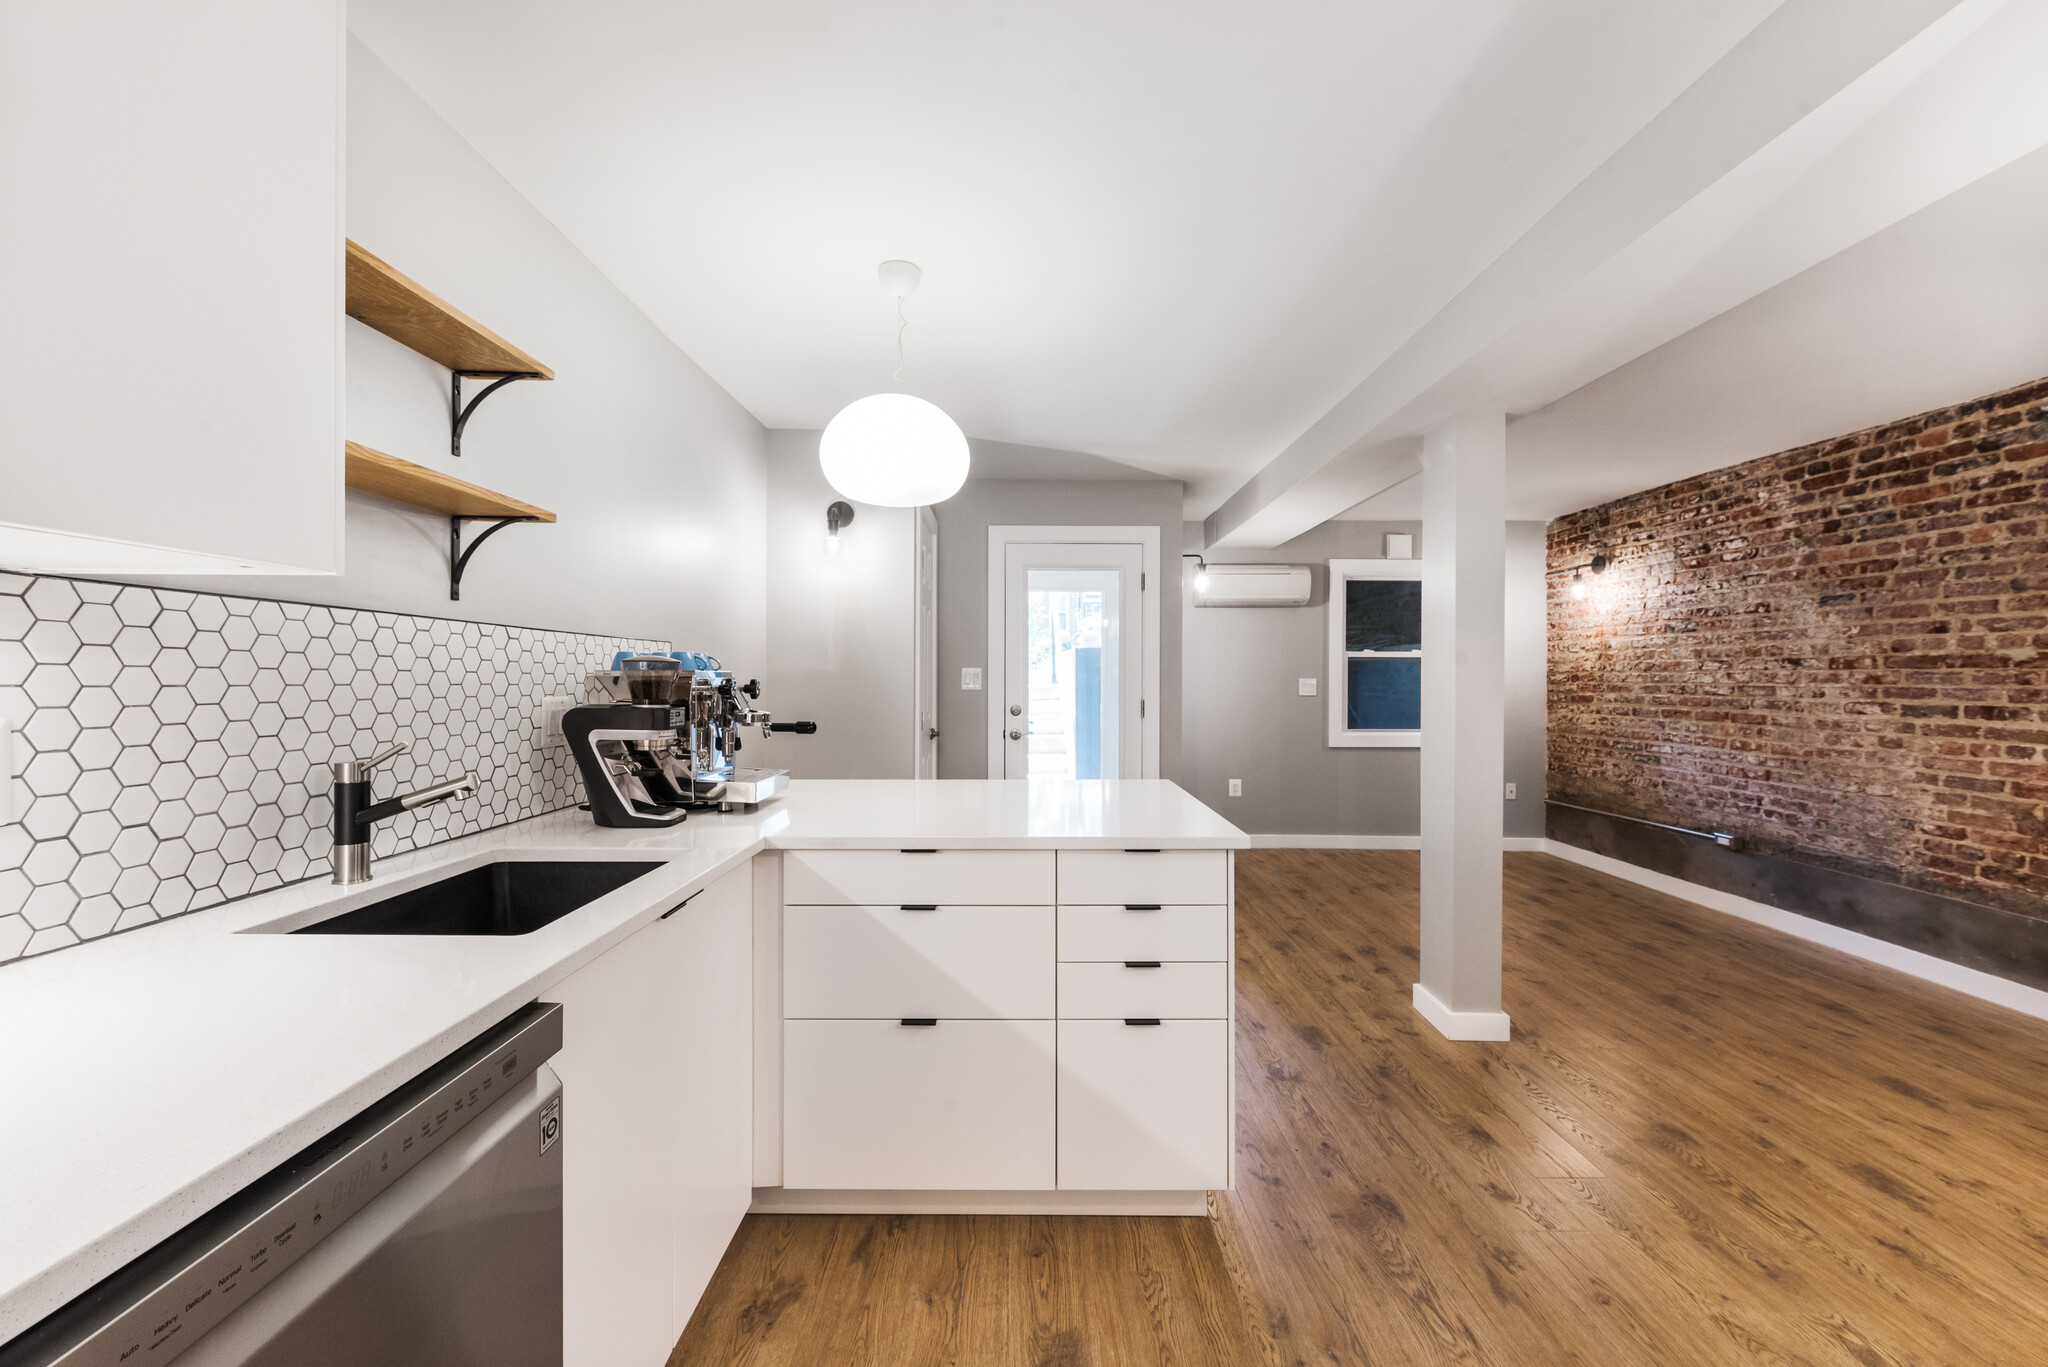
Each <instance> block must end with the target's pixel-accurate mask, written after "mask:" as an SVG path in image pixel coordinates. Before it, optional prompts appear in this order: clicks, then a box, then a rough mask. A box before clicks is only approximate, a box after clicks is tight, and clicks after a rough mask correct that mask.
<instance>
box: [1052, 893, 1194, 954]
mask: <svg viewBox="0 0 2048 1367" xmlns="http://www.w3.org/2000/svg"><path fill="white" fill-rule="evenodd" d="M1059 934H1060V958H1062V959H1071V960H1075V961H1079V962H1086V961H1088V960H1117V961H1121V960H1124V959H1159V960H1162V961H1166V960H1176V959H1180V960H1189V959H1193V960H1203V959H1213V960H1217V961H1224V960H1228V959H1229V958H1230V908H1229V907H1176V906H1164V905H1162V906H1159V907H1157V908H1154V909H1150V910H1145V911H1135V910H1132V909H1131V908H1128V907H1124V906H1099V907H1085V906H1084V907H1071V906H1063V907H1061V908H1060V932H1059Z"/></svg>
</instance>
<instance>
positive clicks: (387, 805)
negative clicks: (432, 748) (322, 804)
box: [327, 745, 477, 883]
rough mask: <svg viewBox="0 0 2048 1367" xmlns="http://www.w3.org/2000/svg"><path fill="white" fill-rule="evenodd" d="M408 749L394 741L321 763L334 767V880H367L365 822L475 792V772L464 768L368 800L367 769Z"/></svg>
mask: <svg viewBox="0 0 2048 1367" xmlns="http://www.w3.org/2000/svg"><path fill="white" fill-rule="evenodd" d="M409 749H411V747H410V746H406V745H394V746H392V747H391V748H390V749H389V750H386V751H385V752H384V753H383V754H381V755H378V756H377V757H376V758H374V759H364V760H354V759H343V760H336V761H335V762H334V763H332V764H330V765H328V766H327V767H328V768H330V769H332V770H333V771H334V853H333V856H332V863H333V867H334V881H335V882H337V883H367V882H369V881H370V836H371V829H370V828H371V827H372V826H374V825H376V823H378V822H379V821H382V820H383V819H384V818H385V817H387V816H397V815H398V814H399V813H400V812H410V811H414V810H416V809H418V808H420V807H431V806H433V805H434V804H435V803H436V802H446V801H448V800H449V799H450V798H457V797H469V796H471V795H473V794H474V793H475V792H476V790H477V781H476V775H475V774H464V775H463V776H462V777H461V778H451V779H449V780H448V781H447V782H445V783H436V784H433V785H432V786H431V787H426V788H422V789H420V790H419V791H418V792H412V793H407V794H405V795H404V796H402V797H394V798H387V799H386V800H384V801H383V802H371V801H370V771H371V770H372V769H375V768H376V767H377V766H378V765H380V764H382V763H383V762H384V761H385V760H387V759H395V758H397V757H398V756H399V755H402V754H404V753H405V752H406V751H407V750H409Z"/></svg>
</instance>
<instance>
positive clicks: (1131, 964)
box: [1124, 959, 1159, 968]
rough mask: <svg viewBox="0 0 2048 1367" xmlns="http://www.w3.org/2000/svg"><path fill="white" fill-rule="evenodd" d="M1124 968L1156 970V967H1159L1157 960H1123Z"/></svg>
mask: <svg viewBox="0 0 2048 1367" xmlns="http://www.w3.org/2000/svg"><path fill="white" fill-rule="evenodd" d="M1124 967H1125V968H1157V967H1159V960H1157V959H1125V960H1124Z"/></svg>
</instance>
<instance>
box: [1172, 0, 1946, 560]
mask: <svg viewBox="0 0 2048 1367" xmlns="http://www.w3.org/2000/svg"><path fill="white" fill-rule="evenodd" d="M1957 3H1958V0H1786V3H1785V4H1783V5H1782V6H1780V7H1779V8H1778V9H1777V10H1776V11H1774V12H1773V13H1772V15H1771V16H1770V17H1769V18H1768V19H1766V20H1765V21H1764V22H1763V23H1761V24H1759V25H1758V26H1757V27H1756V29H1754V30H1753V31H1752V32H1751V33H1750V34H1749V35H1748V36H1747V37H1745V38H1744V39H1743V40H1742V41H1741V42H1740V43H1738V44H1736V45H1735V47H1734V48H1732V49H1731V50H1730V51H1729V53H1728V54H1727V56H1725V57H1724V58H1722V60H1721V61H1719V62H1718V63H1716V64H1715V65H1714V66H1713V67H1712V68H1710V69H1709V70H1708V71H1707V73H1706V74H1705V75H1703V76H1702V77H1700V79H1699V80H1697V81H1695V82H1694V83H1693V84H1692V85H1691V86H1690V87H1689V88H1688V89H1687V90H1686V91H1685V92H1684V93H1683V94H1682V95H1680V96H1679V97H1678V98H1677V99H1676V100H1674V101H1673V102H1672V103H1671V104H1670V105H1669V106H1667V107H1666V108H1665V109H1664V110H1663V112H1661V113H1660V114H1658V115H1657V117H1656V118H1654V119H1652V120H1651V121H1650V122H1649V123H1648V124H1647V125H1646V126H1645V127H1644V128H1643V129H1642V130H1641V131H1640V132H1639V133H1637V134H1636V136H1635V137H1633V138H1631V139H1630V140H1629V141H1628V142H1627V143H1626V144H1624V145H1623V146H1622V148H1621V149H1620V151H1618V152H1617V153H1615V155H1614V156H1612V157H1611V158H1609V159H1608V160H1607V161H1606V162H1605V163H1604V164H1602V165H1601V166H1600V167H1599V168H1598V169H1597V170H1595V171H1594V172H1593V173H1592V174H1591V175H1590V176H1588V177H1587V178H1586V179H1585V180H1584V181H1582V182H1580V184H1579V185H1578V186H1577V187H1575V188H1574V189H1573V190H1572V191H1571V192H1570V193H1569V194H1567V195H1566V196H1565V197H1564V198H1563V199H1562V200H1560V201H1559V202H1558V203H1557V205H1556V206H1555V207H1553V208H1552V209H1551V210H1550V211H1549V212H1548V213H1547V214H1545V215H1544V216H1543V218H1542V219H1540V220H1539V221H1538V222H1537V223H1536V224H1535V226H1533V227H1532V228H1531V229H1530V230H1529V231H1528V232H1526V233H1524V234H1523V235H1522V236H1521V237H1520V238H1519V239H1518V240H1517V241H1516V242H1515V243H1514V245H1513V246H1511V247H1510V248H1509V249H1508V250H1507V251H1506V252H1504V253H1502V254H1501V256H1500V257H1499V258H1497V259H1496V260H1495V261H1494V262H1493V263H1492V264H1491V265H1490V266H1488V267H1487V268H1486V269H1485V270H1484V271H1482V272H1480V273H1479V275H1478V276H1477V277H1476V278H1474V279H1473V280H1472V281H1471V283H1469V284H1468V285H1467V286H1466V287H1465V288H1464V289H1463V290H1462V291H1460V292H1459V293H1458V294H1457V295H1456V296H1455V297H1454V298H1453V299H1452V300H1451V301H1450V303H1448V304H1447V305H1445V307H1444V308H1443V309H1441V310H1440V311H1438V312H1437V314H1436V315H1435V316H1434V317H1432V318H1431V319H1430V320H1429V321H1428V322H1427V323H1425V324H1424V325H1423V326H1422V327H1421V328H1420V329H1418V330H1417V331H1416V333H1415V334H1414V335H1413V336H1412V337H1410V338H1409V339H1408V341H1407V342H1406V343H1404V344H1403V345H1402V346H1400V347H1399V348H1397V349H1396V350H1395V351H1394V353H1393V354H1392V355H1390V356H1389V357H1388V358H1387V359H1386V360H1385V361H1384V362H1382V363H1381V364H1380V365H1378V366H1377V367H1376V368H1375V369H1374V370H1373V371H1372V372H1371V373H1370V374H1368V375H1367V376H1365V378H1364V379H1363V380H1361V381H1360V382H1359V383H1358V385H1357V386H1356V387H1355V388H1353V389H1352V390H1351V392H1350V393H1349V394H1347V395H1346V396H1345V397H1344V398H1343V399H1341V400H1340V401H1339V402H1338V403H1337V404H1336V405H1335V406H1334V407H1333V408H1331V409H1330V410H1329V412H1327V413H1325V414H1324V415H1323V416H1322V417H1321V418H1320V419H1318V420H1317V421H1316V422H1315V423H1313V424H1311V425H1310V426H1309V428H1308V429H1307V430H1306V431H1304V432H1303V433H1302V434H1301V435H1300V436H1299V437H1297V438H1296V439H1295V440H1294V441H1293V442H1292V443H1290V444H1289V445H1288V446H1287V447H1286V449H1284V450H1283V451H1281V453H1280V454H1279V455H1278V456H1276V457H1274V459H1273V460H1272V461H1271V462H1269V463H1268V464H1267V465H1266V467H1265V468H1264V469H1262V470H1260V471H1259V473H1258V474H1257V475H1255V476H1253V478H1252V479H1251V480H1250V481H1249V482H1248V483H1247V484H1246V485H1245V486H1244V487H1243V488H1241V489H1239V490H1238V491H1237V492H1236V493H1235V494H1233V495H1231V497H1230V498H1229V499H1227V500H1226V501H1225V502H1224V503H1223V505H1222V506H1221V507H1220V508H1218V509H1217V510H1216V512H1215V513H1213V514H1212V515H1211V516H1210V517H1209V518H1208V520H1207V523H1206V528H1207V533H1208V535H1207V538H1206V539H1207V541H1208V543H1209V544H1210V545H1214V546H1246V547H1271V546H1276V545H1278V544H1280V543H1281V542H1283V541H1286V540H1289V539H1291V538H1293V537H1295V536H1298V535H1300V534H1301V533H1302V532H1305V531H1307V530H1309V529H1310V528H1312V527H1314V526H1316V525H1318V524H1319V523H1321V522H1322V521H1324V520H1326V519H1327V518H1329V517H1331V516H1333V515H1334V514H1336V513H1337V512H1340V511H1342V510H1343V509H1344V508H1345V507H1348V506H1350V504H1352V503H1356V502H1358V501H1359V498H1360V497H1367V496H1370V494H1366V495H1357V496H1352V497H1349V499H1348V501H1344V494H1345V491H1346V490H1347V489H1348V488H1352V487H1357V485H1358V483H1359V480H1358V479H1357V477H1356V476H1355V475H1354V476H1353V477H1352V479H1350V480H1349V481H1347V480H1346V478H1345V477H1344V475H1343V473H1342V471H1341V470H1340V471H1339V472H1338V473H1336V474H1326V473H1325V471H1326V470H1327V468H1328V467H1330V466H1332V465H1333V464H1337V463H1339V462H1344V461H1347V460H1358V459H1360V458H1361V456H1362V453H1365V452H1380V453H1382V457H1381V459H1382V461H1383V460H1384V454H1383V453H1384V452H1385V451H1386V449H1387V447H1388V443H1389V442H1390V441H1391V440H1393V439H1395V438H1398V437H1400V436H1403V435H1406V434H1405V433H1403V432H1402V431H1400V430H1399V429H1398V428H1394V427H1391V426H1390V423H1392V421H1393V420H1395V419H1396V418H1398V417H1400V416H1401V415H1402V414H1403V410H1404V409H1407V408H1409V407H1410V405H1412V404H1414V403H1415V402H1416V400H1418V399H1420V398H1422V397H1423V396H1425V395H1426V394H1428V393H1429V391H1430V390H1431V389H1432V388H1434V387H1436V386H1438V385H1439V384H1441V383H1442V382H1443V381H1445V380H1446V379H1447V378H1448V377H1450V376H1452V375H1453V374H1454V373H1455V372H1457V370H1458V369H1459V368H1460V367H1461V366H1464V365H1466V364H1467V363H1469V362H1471V361H1472V360H1473V359H1474V358H1475V357H1477V356H1479V355H1480V354H1481V353H1482V352H1483V351H1484V350H1485V349H1486V348H1487V347H1488V346H1489V345H1491V344H1493V343H1494V342H1496V341H1497V340H1499V339H1500V338H1502V337H1503V336H1504V335H1506V334H1508V333H1509V332H1510V331H1511V330H1512V329H1514V328H1515V327H1516V326H1517V325H1518V324H1521V323H1523V322H1524V321H1525V320H1528V319H1529V318H1531V317H1532V316H1534V315H1537V314H1539V313H1540V312H1542V311H1543V310H1545V309H1547V308H1549V307H1551V306H1553V305H1555V304H1556V303H1557V301H1558V300H1560V299H1561V298H1562V297H1563V296H1564V295H1565V294H1566V293H1567V292H1568V291H1569V290H1571V289H1572V287H1573V286H1575V285H1577V284H1578V283H1579V282H1580V281H1582V280H1585V279H1586V278H1587V277H1588V276H1589V275H1591V274H1593V273H1594V272H1595V271H1597V270H1598V269H1599V268H1600V267H1601V266H1602V265H1604V264H1605V263H1607V262H1609V261H1611V260H1613V259H1614V258H1615V257H1616V256H1618V255H1620V254H1621V253H1623V252H1625V251H1626V250H1627V249H1628V248H1629V246H1630V245H1631V244H1632V243H1635V242H1636V241H1638V240H1639V239H1641V238H1643V237H1644V236H1645V235H1647V234H1649V233H1651V232H1652V231H1653V230H1654V229H1655V228H1656V227H1657V225H1659V224H1660V223H1662V222H1664V221H1665V220H1666V219H1668V218H1670V217H1671V216H1672V215H1674V214H1676V213H1678V212H1679V211H1680V210H1682V209H1684V208H1685V206H1687V205H1688V204H1690V203H1692V202H1693V201H1694V200H1696V199H1698V198H1699V197H1700V196H1702V195H1703V194H1706V193H1707V192H1709V191H1710V190H1711V189H1712V188H1713V187H1714V186H1715V185H1717V184H1719V183H1720V182H1722V181H1723V180H1725V179H1726V178H1728V177H1730V176H1731V175H1734V174H1735V173H1736V172H1738V170H1739V169H1740V168H1742V167H1743V166H1744V165H1745V163H1748V162H1750V161H1751V160H1752V159H1753V158H1755V157H1756V156H1757V155H1758V154H1759V153H1760V152H1762V151H1763V150H1764V149H1766V148H1768V147H1769V146H1770V145H1771V144H1772V143H1774V142H1775V141H1777V140H1778V139H1779V138H1780V137H1782V136H1783V135H1784V134H1785V133H1786V132H1787V131H1788V130H1791V129H1793V128H1794V127H1796V126H1798V125H1799V124H1800V123H1801V122H1802V121H1804V120H1806V119H1808V118H1810V117H1812V116H1813V114H1814V112H1815V111H1816V110H1819V109H1820V108H1821V107H1822V106H1823V105H1825V104H1827V103H1828V102H1829V101H1830V100H1832V99H1834V98H1835V97H1836V96H1837V95H1839V94H1840V93H1841V92H1842V91H1843V90H1844V89H1846V88H1847V87H1849V86H1850V85H1852V84H1853V83H1854V82H1856V81H1858V80H1859V79H1861V78H1863V77H1864V76H1865V75H1866V74H1867V73H1869V72H1871V71H1872V70H1873V68H1876V67H1877V66H1879V65H1880V64H1881V63H1883V62H1885V61H1886V60H1887V59H1888V58H1891V57H1892V56H1893V55H1894V54H1895V53H1898V52H1899V51H1900V49H1902V48H1905V47H1906V46H1907V45H1908V44H1909V43H1912V42H1913V41H1914V40H1915V39H1916V38H1917V37H1919V35H1921V34H1922V33H1924V32H1926V31H1927V30H1928V29H1929V28H1930V27H1931V26H1933V25H1935V24H1936V23H1937V22H1938V21H1940V20H1941V19H1942V18H1943V16H1944V15H1946V14H1947V13H1949V11H1951V10H1953V9H1955V8H1957ZM1370 463H1371V462H1368V464H1370ZM1407 473H1412V470H1411V471H1408V472H1406V473H1404V474H1403V475H1402V476H1401V477H1402V478H1405V477H1406V475H1407ZM1364 482H1367V483H1369V482H1370V479H1367V480H1365V481H1364ZM1393 482H1396V481H1392V480H1390V481H1388V483H1387V484H1383V485H1381V486H1380V487H1382V488H1384V487H1388V485H1390V484H1391V483H1393ZM1371 492H1377V490H1373V491H1371Z"/></svg>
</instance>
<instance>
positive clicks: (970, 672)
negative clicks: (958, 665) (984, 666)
mask: <svg viewBox="0 0 2048 1367" xmlns="http://www.w3.org/2000/svg"><path fill="white" fill-rule="evenodd" d="M960 691H961V692H963V693H979V692H981V671H980V670H979V669H962V670H961V671H960Z"/></svg>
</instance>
